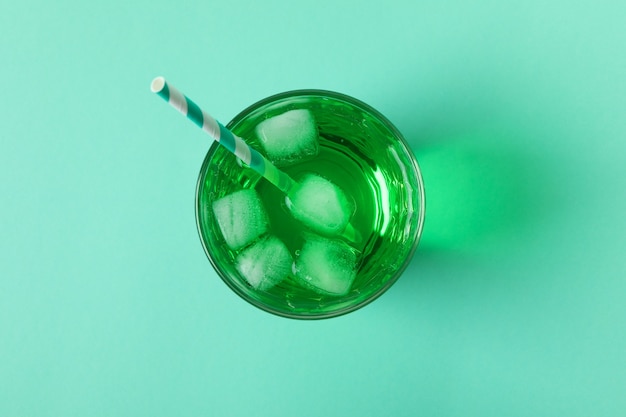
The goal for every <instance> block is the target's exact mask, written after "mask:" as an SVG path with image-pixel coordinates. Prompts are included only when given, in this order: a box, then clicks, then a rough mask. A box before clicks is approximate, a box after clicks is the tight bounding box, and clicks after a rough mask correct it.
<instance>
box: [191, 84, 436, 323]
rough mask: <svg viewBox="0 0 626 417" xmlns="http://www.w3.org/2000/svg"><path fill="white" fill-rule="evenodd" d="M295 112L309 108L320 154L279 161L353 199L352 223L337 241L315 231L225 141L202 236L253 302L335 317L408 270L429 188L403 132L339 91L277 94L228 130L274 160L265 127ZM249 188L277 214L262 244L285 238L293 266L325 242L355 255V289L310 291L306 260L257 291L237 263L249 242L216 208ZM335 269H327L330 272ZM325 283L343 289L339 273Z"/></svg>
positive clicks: (301, 314)
mask: <svg viewBox="0 0 626 417" xmlns="http://www.w3.org/2000/svg"><path fill="white" fill-rule="evenodd" d="M294 110H298V111H301V110H306V112H308V114H310V115H311V116H312V123H314V125H315V131H316V138H315V140H316V145H315V150H314V152H313V151H310V149H308V150H305V151H304V152H303V155H301V156H300V157H298V156H296V157H295V158H294V160H288V161H284V160H281V159H280V158H279V159H277V160H275V163H276V165H277V166H278V168H279V169H280V170H281V171H283V172H285V173H287V174H288V175H289V176H290V177H291V178H293V179H294V180H295V181H296V182H300V181H303V179H304V178H306V177H307V176H309V175H311V174H313V175H316V176H318V177H321V178H324V179H326V180H328V181H330V182H331V183H332V184H334V185H335V186H337V187H338V188H339V189H340V190H342V191H343V193H344V194H345V195H346V197H347V200H349V204H347V205H346V206H345V207H344V209H345V210H348V212H347V213H346V217H347V218H349V224H348V225H347V226H346V227H345V229H343V230H341V231H340V232H339V233H336V234H331V235H325V233H320V232H318V231H315V230H312V229H311V227H310V226H309V225H307V224H304V223H303V222H302V221H300V220H297V219H296V218H295V217H294V214H293V212H292V208H291V207H290V204H289V203H290V201H289V198H287V197H286V196H285V194H283V192H281V191H280V190H278V189H277V188H276V187H275V186H273V185H272V184H270V183H269V182H268V181H267V180H266V179H265V178H263V177H261V176H260V175H259V174H257V173H256V172H255V171H253V170H252V169H250V168H248V167H247V166H245V165H244V164H243V163H242V162H241V161H240V160H239V159H238V158H237V157H235V156H234V155H233V154H232V153H231V152H229V151H227V150H226V149H224V148H223V147H222V146H219V145H218V144H217V143H215V144H214V145H213V146H212V147H211V149H210V150H209V152H208V154H207V156H206V158H205V160H204V163H203V165H202V168H201V170H200V175H199V178H198V185H197V193H196V218H197V224H198V230H199V234H200V238H201V241H202V243H203V246H204V248H205V251H206V253H207V255H208V257H209V259H210V261H211V263H212V264H213V266H214V267H215V269H216V271H217V272H218V274H219V275H220V277H221V278H222V279H223V280H224V282H225V283H226V284H227V285H228V286H230V287H231V288H232V289H233V290H234V291H235V292H236V293H237V294H238V295H240V296H241V297H242V298H244V299H245V300H246V301H248V302H250V303H251V304H253V305H255V306H257V307H259V308H261V309H263V310H265V311H268V312H270V313H274V314H277V315H281V316H285V317H291V318H300V319H316V318H327V317H334V316H337V315H341V314H345V313H348V312H350V311H353V310H355V309H357V308H360V307H362V306H363V305H366V304H367V303H369V302H370V301H372V300H374V299H375V298H377V297H378V296H379V295H381V294H382V293H383V292H384V291H385V290H387V289H388V288H389V287H390V286H391V285H392V284H393V283H394V282H395V281H396V280H397V279H398V277H399V276H400V275H401V273H402V271H403V270H404V269H405V268H406V266H407V265H408V263H409V261H410V259H411V257H412V255H413V252H414V251H415V249H416V247H417V243H418V241H419V237H420V234H421V230H422V225H423V220H424V190H423V183H422V179H421V174H420V171H419V168H418V165H417V162H416V160H415V157H414V156H413V154H412V152H411V150H410V149H409V147H408V145H407V143H406V141H405V140H404V138H403V137H402V135H401V134H400V133H399V132H398V131H397V129H396V128H395V127H394V126H393V125H392V124H391V123H390V122H389V121H388V120H387V119H386V118H385V117H384V116H382V115H381V114H380V113H379V112H377V111H376V110H374V109H373V108H371V107H370V106H368V105H366V104H364V103H362V102H360V101H358V100H356V99H354V98H351V97H349V96H346V95H342V94H339V93H334V92H329V91H321V90H299V91H292V92H287V93H282V94H278V95H275V96H271V97H269V98H266V99H264V100H262V101H260V102H258V103H256V104H254V105H252V106H250V107H249V108H247V109H246V110H244V111H243V112H241V113H240V114H239V115H238V116H236V117H235V118H234V119H233V120H232V121H231V122H230V123H229V124H228V125H227V128H229V129H230V130H231V131H232V132H233V133H235V134H236V135H238V136H240V137H241V138H244V140H245V141H246V142H247V143H248V145H250V146H251V147H253V148H255V149H256V150H258V151H259V152H261V153H262V154H264V155H265V156H268V155H267V153H266V151H265V149H264V143H263V140H264V139H263V138H261V137H260V134H259V129H258V127H259V125H260V124H261V123H263V122H264V121H266V120H271V119H273V118H276V117H278V116H280V115H283V114H286V113H288V112H290V111H294ZM298 128H299V127H297V126H296V127H294V129H295V130H297V129H298ZM296 135H297V132H295V134H294V137H295V136H296ZM269 159H270V160H271V157H269ZM245 189H253V190H256V194H257V195H258V196H259V198H260V201H261V204H262V206H263V208H264V210H265V212H266V213H267V220H268V226H267V230H266V231H263V232H262V233H261V236H259V237H258V239H263V238H264V237H266V236H272V237H275V238H278V239H279V240H280V241H281V242H282V243H283V244H284V246H285V247H286V248H287V251H288V252H289V255H290V259H294V260H297V259H299V257H300V256H301V253H300V252H301V251H302V250H303V249H304V250H307V248H308V247H309V246H311V247H312V246H313V243H316V242H330V243H329V244H330V245H331V249H332V248H333V247H335V246H337V247H339V248H347V252H346V251H345V250H344V252H346V253H348V254H349V255H350V256H349V258H350V260H349V262H348V263H347V264H346V265H342V264H341V262H342V260H341V259H339V260H337V262H339V264H340V265H339V266H338V267H337V268H348V269H353V280H352V281H351V282H350V284H349V288H347V289H346V290H345V291H341V292H340V293H333V292H329V291H325V290H324V289H320V288H318V287H316V286H315V285H310V283H308V282H306V281H305V280H303V279H302V277H301V276H299V274H297V273H296V272H297V269H298V268H297V265H296V263H297V262H294V264H293V265H289V268H288V272H287V273H286V278H284V279H282V280H281V281H280V282H278V283H276V284H275V285H271V286H269V288H263V289H261V288H254V287H253V286H251V285H250V283H249V282H248V281H247V280H246V278H245V277H242V275H241V273H240V272H239V271H238V270H237V268H236V266H235V265H236V263H237V259H238V256H240V255H241V253H242V251H245V250H246V248H247V247H249V245H247V246H246V247H243V248H235V249H233V248H231V247H229V246H228V245H227V244H225V240H224V236H223V234H222V231H221V230H220V227H219V225H218V223H217V221H216V218H215V212H214V210H213V203H214V202H215V201H217V200H220V199H221V198H223V197H225V196H229V195H232V194H233V193H235V192H237V191H240V190H245ZM321 209H322V210H323V207H322V208H321ZM244 226H245V225H244ZM258 239H257V240H258ZM307 242H313V243H311V244H309V245H308V244H307ZM323 244H325V243H323ZM307 245H308V246H307ZM333 245H335V246H333ZM342 250H343V249H342ZM331 252H332V251H331ZM342 256H343V255H340V257H342ZM302 259H304V256H302ZM310 259H313V261H312V262H313V265H310V266H307V268H309V267H310V268H311V269H313V270H317V269H319V267H320V265H319V262H326V260H323V261H320V260H319V259H315V257H312V258H310ZM329 261H332V259H329ZM303 262H304V261H303ZM333 268H335V267H334V266H333V267H332V268H330V269H328V268H324V266H321V269H322V270H333ZM340 274H343V272H340ZM326 275H328V274H326ZM321 279H323V280H325V281H326V282H328V281H330V286H331V288H334V287H333V285H334V284H333V283H332V280H333V277H332V276H324V277H321Z"/></svg>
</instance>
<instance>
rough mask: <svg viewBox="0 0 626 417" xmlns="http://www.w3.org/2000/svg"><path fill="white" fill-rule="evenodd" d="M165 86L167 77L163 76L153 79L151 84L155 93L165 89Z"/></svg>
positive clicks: (151, 88)
mask: <svg viewBox="0 0 626 417" xmlns="http://www.w3.org/2000/svg"><path fill="white" fill-rule="evenodd" d="M164 87H165V78H163V77H156V78H155V79H154V80H152V83H151V84H150V90H152V92H153V93H159V92H161V90H163V88H164Z"/></svg>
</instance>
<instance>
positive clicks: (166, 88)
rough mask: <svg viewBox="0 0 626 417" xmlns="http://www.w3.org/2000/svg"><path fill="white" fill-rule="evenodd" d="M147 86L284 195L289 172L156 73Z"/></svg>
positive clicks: (291, 186) (288, 185) (291, 185)
mask: <svg viewBox="0 0 626 417" xmlns="http://www.w3.org/2000/svg"><path fill="white" fill-rule="evenodd" d="M150 89H151V90H152V92H153V93H157V94H158V95H159V96H160V97H161V98H163V100H165V101H167V102H168V103H170V105H171V106H172V107H174V108H175V109H176V110H178V111H179V112H180V113H181V114H183V115H184V116H187V118H188V119H189V120H191V121H192V122H194V123H195V124H196V125H198V126H199V127H200V128H201V129H202V130H204V131H205V132H206V133H208V135H209V136H211V137H212V138H213V139H215V140H216V141H217V142H219V144H220V145H222V146H224V147H225V148H226V149H228V150H229V151H230V152H232V153H233V154H235V155H236V156H237V157H238V158H239V159H241V160H242V161H243V162H244V163H245V164H246V165H248V166H249V167H250V168H252V169H253V170H255V171H256V172H258V173H259V174H260V175H261V176H263V177H264V178H266V179H267V180H268V181H269V182H271V183H272V184H274V185H275V186H276V187H278V188H279V189H280V190H281V191H282V192H283V193H285V194H287V195H288V194H289V193H290V192H291V191H292V190H293V189H294V187H295V185H296V182H295V181H294V180H292V179H291V177H289V175H287V174H285V173H284V172H282V171H279V170H278V169H277V168H276V167H275V166H274V165H273V164H272V163H271V162H269V161H268V160H267V159H266V158H265V157H264V156H263V155H261V154H260V153H259V152H257V151H256V150H255V149H253V148H251V147H250V146H248V144H247V143H246V142H244V140H243V139H241V138H240V137H239V136H237V135H235V134H233V133H232V132H231V131H230V130H228V129H226V128H225V127H224V125H222V124H221V123H220V122H218V121H217V120H215V119H214V118H213V117H211V116H210V115H209V114H208V113H206V112H205V111H204V110H202V109H201V108H200V107H198V105H197V104H196V103H194V102H193V101H192V100H191V99H189V97H187V96H185V95H184V94H183V93H181V92H180V91H178V90H177V89H176V88H175V87H174V86H172V85H171V84H170V83H168V82H167V81H165V78H163V77H157V78H155V79H154V80H152V84H151V85H150Z"/></svg>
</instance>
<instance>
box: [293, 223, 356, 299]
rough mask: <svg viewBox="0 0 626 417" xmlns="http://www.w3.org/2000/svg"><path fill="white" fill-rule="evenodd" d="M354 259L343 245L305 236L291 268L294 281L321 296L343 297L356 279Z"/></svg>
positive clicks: (350, 249)
mask: <svg viewBox="0 0 626 417" xmlns="http://www.w3.org/2000/svg"><path fill="white" fill-rule="evenodd" d="M356 261H357V256H356V252H355V250H354V249H352V248H351V247H350V246H348V245H347V244H345V243H343V242H341V241H338V240H333V239H327V238H323V237H321V236H315V235H309V236H308V237H307V240H306V241H305V243H304V246H303V247H302V249H301V250H300V252H299V253H298V255H297V257H296V260H295V262H294V264H293V273H294V275H295V276H296V278H297V279H299V280H300V281H301V282H303V283H304V284H305V285H307V286H309V287H310V288H312V289H313V290H314V291H316V292H318V293H321V294H331V295H344V294H346V293H347V292H348V291H350V287H351V286H352V282H353V281H354V278H355V277H356V273H357V269H356Z"/></svg>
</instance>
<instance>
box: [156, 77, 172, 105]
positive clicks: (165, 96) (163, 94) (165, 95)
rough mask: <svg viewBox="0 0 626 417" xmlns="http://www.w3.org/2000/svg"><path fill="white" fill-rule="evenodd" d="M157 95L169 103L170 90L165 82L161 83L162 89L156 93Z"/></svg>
mask: <svg viewBox="0 0 626 417" xmlns="http://www.w3.org/2000/svg"><path fill="white" fill-rule="evenodd" d="M157 95H158V96H159V97H161V98H162V99H163V100H165V101H170V88H169V87H168V85H167V81H166V82H164V83H163V88H162V89H161V91H158V92H157Z"/></svg>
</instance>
